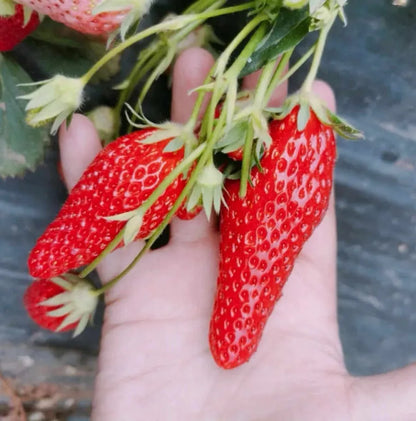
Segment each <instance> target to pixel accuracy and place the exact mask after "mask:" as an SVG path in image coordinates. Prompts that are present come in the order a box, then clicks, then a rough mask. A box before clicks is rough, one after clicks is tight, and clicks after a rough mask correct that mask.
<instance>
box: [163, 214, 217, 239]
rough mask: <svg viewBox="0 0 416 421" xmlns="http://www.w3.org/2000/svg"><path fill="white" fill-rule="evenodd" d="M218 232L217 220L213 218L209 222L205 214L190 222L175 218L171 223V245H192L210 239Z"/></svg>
mask: <svg viewBox="0 0 416 421" xmlns="http://www.w3.org/2000/svg"><path fill="white" fill-rule="evenodd" d="M216 232H217V220H216V218H213V217H212V216H211V219H210V221H208V220H207V217H206V215H205V212H203V211H202V212H201V213H200V214H199V215H197V216H196V217H195V218H193V219H191V220H190V221H184V220H181V219H179V218H173V220H172V222H171V239H170V243H171V244H174V243H176V242H180V243H192V242H196V241H200V240H203V239H206V238H208V237H209V236H211V235H214V234H216Z"/></svg>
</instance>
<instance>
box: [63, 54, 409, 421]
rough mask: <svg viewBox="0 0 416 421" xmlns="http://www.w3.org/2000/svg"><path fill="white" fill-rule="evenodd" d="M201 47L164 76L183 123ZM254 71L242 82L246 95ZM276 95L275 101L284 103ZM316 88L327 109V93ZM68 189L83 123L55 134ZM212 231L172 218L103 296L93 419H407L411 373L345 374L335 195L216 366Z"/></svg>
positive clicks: (78, 120) (92, 135)
mask: <svg viewBox="0 0 416 421" xmlns="http://www.w3.org/2000/svg"><path fill="white" fill-rule="evenodd" d="M212 63H213V59H212V57H211V56H210V55H209V54H208V53H207V52H206V51H204V50H200V49H191V50H187V51H185V52H184V53H183V54H182V55H181V56H180V57H179V58H178V60H177V62H176V65H175V67H174V73H173V97H172V119H173V120H175V121H177V122H185V121H186V120H187V118H188V116H189V115H190V112H191V110H192V106H193V102H194V100H195V96H194V95H188V92H189V91H190V90H191V89H192V88H194V87H195V86H198V85H200V84H202V82H203V80H204V77H205V75H206V74H207V72H208V70H209V68H210V67H211V66H212ZM257 76H258V75H250V76H249V77H247V78H246V79H245V81H244V87H245V88H247V89H250V88H253V87H254V86H255V84H256V80H257ZM286 90H287V87H286V86H283V87H281V88H279V90H278V91H277V92H275V94H274V96H273V99H272V105H278V104H279V103H281V102H282V100H283V99H284V97H285V96H286ZM314 92H315V93H316V94H317V95H319V96H320V97H321V98H322V99H323V100H325V101H326V102H327V104H328V106H329V107H330V108H332V109H334V108H335V99H334V95H333V93H332V90H331V89H330V88H329V86H328V85H326V84H325V83H324V82H321V81H317V82H315V85H314ZM60 147H61V159H62V167H63V172H64V176H65V179H66V182H67V185H68V188H69V189H71V188H72V187H73V185H74V184H75V183H76V181H77V180H78V178H79V177H80V175H81V173H82V172H83V170H84V169H85V167H86V166H87V165H88V163H89V162H90V161H91V160H92V159H93V158H94V156H95V155H96V154H97V152H98V151H99V150H100V148H101V147H100V142H99V139H98V136H97V133H96V132H95V129H94V128H93V127H92V125H91V123H90V122H89V121H88V120H87V119H86V118H85V117H83V116H80V115H76V116H74V118H73V120H72V123H71V125H70V127H69V128H68V129H61V133H60ZM218 240H219V235H218V232H217V231H216V228H215V224H214V223H208V222H207V220H206V218H205V216H204V215H202V214H200V215H199V216H198V217H197V218H195V219H194V220H192V221H180V220H177V219H174V220H173V221H172V223H171V239H170V242H169V244H168V245H167V246H165V247H163V248H161V249H159V250H156V251H152V252H149V253H148V254H147V255H146V256H145V257H144V258H143V259H142V260H141V261H140V262H139V264H138V265H137V266H136V267H135V268H134V269H133V271H131V272H130V273H129V274H128V275H127V276H126V277H125V278H123V280H122V281H121V282H119V283H118V284H117V285H116V286H115V287H114V288H112V289H111V290H110V291H109V292H108V293H107V294H106V296H105V301H106V312H105V320H104V325H103V332H102V342H101V347H100V354H99V367H98V372H97V377H96V384H95V393H94V401H93V412H92V420H93V421H98V420H99V421H107V420H108V421H114V420H118V421H124V420H125V421H132V420H152V421H153V420H154V421H157V420H169V421H176V420H178V421H179V420H180V421H184V420H185V421H186V420H198V421H204V420H208V421H220V420H226V421H257V420H270V421H272V420H273V421H276V420H284V421H292V420H294V421H297V420H299V421H305V420H308V421H315V420H316V421H326V420H331V421H332V420H334V419H336V420H337V421H343V420H358V421H361V420H363V421H366V420H378V421H381V420H392V421H393V420H394V421H397V420H400V421H406V420H415V419H416V403H415V399H414V396H415V393H416V387H415V385H416V382H415V381H414V379H415V376H416V366H415V365H411V366H408V367H406V368H403V369H401V370H397V371H395V372H391V373H387V374H382V375H378V376H372V377H366V378H355V377H352V376H350V375H349V374H348V372H347V370H346V368H345V364H344V360H343V352H342V347H341V343H340V339H339V333H338V323H337V308H336V228H335V210H334V199H333V198H332V201H331V204H330V207H329V209H328V212H327V214H326V216H325V218H324V220H323V221H322V223H321V224H320V226H319V227H318V228H317V229H316V230H315V232H314V234H313V235H312V236H311V238H310V239H309V241H308V242H307V243H306V244H305V246H304V248H303V250H302V253H301V254H300V256H299V257H298V259H297V262H296V264H295V267H294V269H293V272H292V274H291V276H290V278H289V280H288V282H287V284H286V286H285V288H284V291H283V293H284V294H283V297H282V298H281V299H280V300H279V302H278V304H277V305H276V308H275V310H274V312H273V313H272V315H271V317H270V319H269V321H268V324H267V326H266V329H265V331H264V334H263V338H262V341H261V343H260V346H259V348H258V351H257V352H256V353H255V354H254V356H253V357H252V359H251V360H250V361H249V363H247V364H244V365H242V366H240V367H238V368H236V369H234V370H229V371H228V370H223V369H221V368H219V367H218V366H216V364H215V363H214V361H213V359H212V357H211V355H210V351H209V347H208V340H207V337H208V326H209V319H210V315H211V311H212V304H213V297H214V292H215V284H216V278H217V261H218ZM141 247H142V244H141V243H140V242H136V243H133V244H131V245H129V246H128V247H126V248H124V249H119V250H117V251H115V252H114V253H112V254H111V255H110V256H108V257H107V258H106V259H105V260H104V261H103V263H102V264H101V265H100V267H99V274H100V276H101V279H102V280H103V282H106V281H107V280H109V279H111V278H112V277H113V276H115V275H116V274H118V273H119V272H120V271H121V270H122V269H123V268H124V267H125V266H126V265H127V264H128V263H129V262H130V261H131V259H132V258H133V257H134V256H135V255H136V253H137V252H138V250H140V248H141Z"/></svg>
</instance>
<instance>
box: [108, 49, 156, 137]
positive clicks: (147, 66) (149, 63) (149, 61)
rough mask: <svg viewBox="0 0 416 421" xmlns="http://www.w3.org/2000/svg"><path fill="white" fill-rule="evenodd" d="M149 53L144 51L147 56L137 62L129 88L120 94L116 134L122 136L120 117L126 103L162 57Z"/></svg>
mask: <svg viewBox="0 0 416 421" xmlns="http://www.w3.org/2000/svg"><path fill="white" fill-rule="evenodd" d="M147 52H148V51H144V53H145V55H144V56H143V57H140V58H139V60H137V63H136V64H135V65H134V67H133V69H132V71H131V73H130V75H129V84H128V86H127V87H126V88H125V89H123V91H122V92H121V93H120V96H119V99H118V101H117V105H116V106H115V109H114V114H115V116H116V119H117V120H116V122H115V128H116V133H117V134H120V133H119V132H120V125H121V121H120V115H121V110H122V108H123V106H124V104H125V102H126V101H127V100H128V99H129V98H130V96H131V94H132V92H133V90H134V88H135V86H136V85H137V83H138V82H139V80H140V79H141V78H142V77H143V76H144V75H145V74H146V73H147V72H148V71H149V70H151V69H152V68H153V67H154V66H155V65H156V64H157V63H158V61H159V59H160V55H159V54H158V55H153V56H152V55H151V54H152V51H150V50H149V53H150V54H147Z"/></svg>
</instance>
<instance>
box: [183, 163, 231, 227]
mask: <svg viewBox="0 0 416 421" xmlns="http://www.w3.org/2000/svg"><path fill="white" fill-rule="evenodd" d="M223 184H224V175H223V173H222V172H221V171H220V170H219V169H217V168H216V166H215V165H214V163H213V162H210V163H209V164H208V165H206V166H205V167H204V168H203V169H202V171H201V172H200V173H199V175H198V178H197V180H196V183H195V185H194V187H193V189H192V191H191V193H190V195H189V199H188V202H187V204H186V210H187V211H188V212H191V211H192V209H194V208H195V207H197V206H198V205H200V204H202V206H203V208H204V211H205V214H206V216H207V218H208V220H209V219H210V218H211V211H212V208H214V210H215V212H216V213H217V214H219V212H220V208H221V203H225V202H224V199H223Z"/></svg>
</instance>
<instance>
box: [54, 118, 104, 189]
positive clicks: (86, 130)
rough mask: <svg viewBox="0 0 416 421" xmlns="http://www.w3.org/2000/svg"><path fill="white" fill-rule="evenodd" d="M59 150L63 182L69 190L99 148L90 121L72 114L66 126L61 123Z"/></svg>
mask: <svg viewBox="0 0 416 421" xmlns="http://www.w3.org/2000/svg"><path fill="white" fill-rule="evenodd" d="M59 150H60V153H61V164H62V172H63V176H64V180H65V184H66V186H67V188H68V190H71V189H72V188H73V187H74V185H75V184H76V183H77V181H78V180H79V178H80V177H81V175H82V173H83V172H84V171H85V169H86V168H87V167H88V165H89V164H90V163H91V161H92V160H93V159H94V158H95V156H96V155H97V154H98V152H100V150H101V142H100V139H99V137H98V134H97V131H96V130H95V127H94V125H93V124H92V122H91V121H90V120H88V118H87V117H85V116H83V115H81V114H74V116H73V117H72V120H71V123H70V125H69V126H68V127H66V125H65V124H62V126H61V129H60V130H59Z"/></svg>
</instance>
